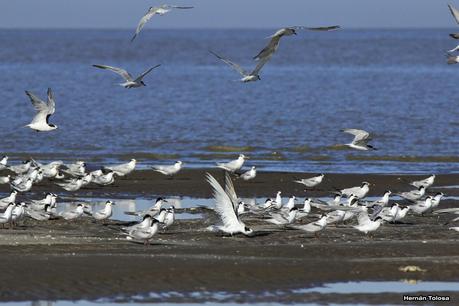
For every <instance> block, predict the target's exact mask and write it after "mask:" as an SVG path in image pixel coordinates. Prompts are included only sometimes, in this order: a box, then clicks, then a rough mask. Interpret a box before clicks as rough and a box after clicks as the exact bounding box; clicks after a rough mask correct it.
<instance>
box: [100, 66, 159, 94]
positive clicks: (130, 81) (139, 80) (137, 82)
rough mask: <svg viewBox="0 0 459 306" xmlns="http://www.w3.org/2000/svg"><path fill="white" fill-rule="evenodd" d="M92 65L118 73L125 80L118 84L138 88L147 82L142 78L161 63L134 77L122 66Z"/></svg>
mask: <svg viewBox="0 0 459 306" xmlns="http://www.w3.org/2000/svg"><path fill="white" fill-rule="evenodd" d="M92 66H93V67H96V68H100V69H106V70H110V71H113V72H114V73H116V74H119V75H120V76H121V77H122V78H123V79H124V80H125V81H126V82H124V83H121V84H120V86H123V87H124V88H138V87H142V86H147V84H145V83H144V81H143V78H144V77H145V76H146V75H147V74H149V73H150V72H151V71H152V70H153V69H155V68H158V67H159V66H161V65H156V66H153V67H151V68H149V69H148V70H146V71H145V72H143V73H142V74H141V75H139V76H138V77H136V78H135V79H134V78H133V77H132V76H131V75H130V74H129V72H127V71H126V70H124V69H122V68H117V67H112V66H105V65H92Z"/></svg>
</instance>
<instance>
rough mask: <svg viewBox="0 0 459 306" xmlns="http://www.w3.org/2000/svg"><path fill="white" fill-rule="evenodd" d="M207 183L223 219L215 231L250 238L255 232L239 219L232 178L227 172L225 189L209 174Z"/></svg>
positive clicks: (217, 211)
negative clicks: (210, 187)
mask: <svg viewBox="0 0 459 306" xmlns="http://www.w3.org/2000/svg"><path fill="white" fill-rule="evenodd" d="M206 179H207V182H209V184H210V185H211V186H212V189H213V194H214V199H215V212H216V213H217V214H218V216H219V217H220V219H221V222H222V223H221V224H220V225H217V226H215V229H217V230H219V231H222V232H224V233H226V234H230V235H234V234H239V233H241V234H244V235H246V236H249V235H251V234H252V233H253V230H252V229H250V228H248V227H247V226H246V225H245V224H244V223H243V222H242V221H241V219H240V218H239V215H238V214H237V207H238V201H237V200H235V199H237V196H236V194H235V193H234V186H232V184H233V183H232V181H231V177H230V176H229V174H228V173H227V172H225V189H223V188H222V186H221V185H220V184H219V183H218V181H217V180H216V179H215V178H214V177H213V176H212V175H210V174H209V173H207V175H206Z"/></svg>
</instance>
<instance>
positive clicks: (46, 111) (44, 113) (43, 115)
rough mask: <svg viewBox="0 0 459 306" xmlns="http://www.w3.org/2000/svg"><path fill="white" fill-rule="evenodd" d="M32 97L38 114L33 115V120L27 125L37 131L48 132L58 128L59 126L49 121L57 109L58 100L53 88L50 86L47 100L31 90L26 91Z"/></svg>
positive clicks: (31, 99)
mask: <svg viewBox="0 0 459 306" xmlns="http://www.w3.org/2000/svg"><path fill="white" fill-rule="evenodd" d="M25 93H26V95H27V96H28V97H29V98H30V101H31V102H32V105H33V106H34V107H35V110H36V111H37V114H36V115H35V117H33V119H32V122H30V123H29V124H27V125H26V127H29V128H31V129H32V130H35V131H37V132H48V131H52V130H55V129H57V126H56V125H54V124H50V123H49V117H50V116H51V115H52V114H54V112H55V111H56V102H55V101H54V94H53V91H52V90H51V88H48V100H47V102H45V101H43V100H41V99H40V98H38V97H37V96H35V95H34V94H33V93H31V92H30V91H26V92H25Z"/></svg>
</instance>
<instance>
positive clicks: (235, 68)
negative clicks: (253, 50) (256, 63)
mask: <svg viewBox="0 0 459 306" xmlns="http://www.w3.org/2000/svg"><path fill="white" fill-rule="evenodd" d="M209 52H210V53H211V54H213V55H214V56H215V57H217V58H218V59H219V60H221V61H222V62H224V63H225V64H227V65H228V66H230V67H231V68H233V69H234V70H236V71H237V72H239V74H241V75H242V76H246V75H247V72H246V71H245V70H244V69H243V68H242V67H241V66H239V65H238V64H236V63H233V62H232V61H230V60H229V59H226V58H223V57H221V56H220V55H218V54H217V53H215V52H213V51H210V50H209Z"/></svg>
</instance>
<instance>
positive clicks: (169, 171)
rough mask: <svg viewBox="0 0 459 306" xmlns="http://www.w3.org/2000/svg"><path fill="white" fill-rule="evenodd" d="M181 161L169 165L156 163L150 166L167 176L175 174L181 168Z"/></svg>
mask: <svg viewBox="0 0 459 306" xmlns="http://www.w3.org/2000/svg"><path fill="white" fill-rule="evenodd" d="M182 165H183V163H182V162H181V161H180V160H179V161H176V162H175V164H173V165H171V166H169V165H167V166H163V165H157V166H152V168H153V170H155V171H156V172H159V173H162V174H164V175H167V176H173V175H175V174H177V173H178V172H179V171H180V170H181V169H182Z"/></svg>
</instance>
